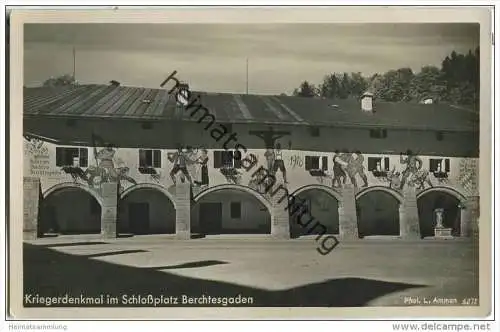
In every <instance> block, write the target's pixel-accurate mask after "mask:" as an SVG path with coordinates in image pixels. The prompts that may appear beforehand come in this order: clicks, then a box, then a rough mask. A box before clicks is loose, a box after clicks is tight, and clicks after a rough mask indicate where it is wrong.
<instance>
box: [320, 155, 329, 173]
mask: <svg viewBox="0 0 500 332" xmlns="http://www.w3.org/2000/svg"><path fill="white" fill-rule="evenodd" d="M321 169H322V170H324V171H327V170H328V157H322V158H321Z"/></svg>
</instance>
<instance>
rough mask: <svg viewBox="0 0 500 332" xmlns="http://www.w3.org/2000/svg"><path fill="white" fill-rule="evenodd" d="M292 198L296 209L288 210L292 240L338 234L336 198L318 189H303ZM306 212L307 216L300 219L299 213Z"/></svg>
mask: <svg viewBox="0 0 500 332" xmlns="http://www.w3.org/2000/svg"><path fill="white" fill-rule="evenodd" d="M293 196H294V198H295V200H294V203H295V205H296V207H294V208H290V235H291V237H292V238H297V237H300V236H303V235H313V234H322V233H323V234H339V202H338V200H337V198H335V197H334V196H333V195H331V194H329V193H327V192H326V191H325V190H322V189H318V188H311V189H305V190H303V191H300V192H298V193H297V194H294V195H293ZM299 209H300V210H299ZM300 211H302V212H300ZM306 211H307V214H304V216H303V217H302V218H301V213H305V212H306ZM311 218H312V219H311ZM310 220H311V221H310Z"/></svg>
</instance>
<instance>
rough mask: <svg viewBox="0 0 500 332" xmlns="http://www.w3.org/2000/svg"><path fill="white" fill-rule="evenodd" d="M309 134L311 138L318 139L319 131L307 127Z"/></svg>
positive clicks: (317, 128) (316, 128)
mask: <svg viewBox="0 0 500 332" xmlns="http://www.w3.org/2000/svg"><path fill="white" fill-rule="evenodd" d="M309 133H310V134H311V136H312V137H319V135H320V131H319V127H309Z"/></svg>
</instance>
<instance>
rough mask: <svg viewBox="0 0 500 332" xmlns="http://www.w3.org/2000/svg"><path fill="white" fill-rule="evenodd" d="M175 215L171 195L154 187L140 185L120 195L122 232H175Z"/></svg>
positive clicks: (119, 225) (120, 226)
mask: <svg viewBox="0 0 500 332" xmlns="http://www.w3.org/2000/svg"><path fill="white" fill-rule="evenodd" d="M175 215H176V212H175V206H174V203H173V202H172V200H171V199H170V197H169V196H167V195H166V194H165V193H163V192H162V191H160V190H159V189H157V188H154V187H138V188H136V189H131V190H130V191H128V192H125V193H124V194H123V195H122V196H121V197H120V201H119V202H118V225H117V229H118V232H119V233H122V234H123V233H129V234H134V235H145V234H173V233H175Z"/></svg>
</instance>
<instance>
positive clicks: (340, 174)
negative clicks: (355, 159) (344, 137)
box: [332, 150, 347, 188]
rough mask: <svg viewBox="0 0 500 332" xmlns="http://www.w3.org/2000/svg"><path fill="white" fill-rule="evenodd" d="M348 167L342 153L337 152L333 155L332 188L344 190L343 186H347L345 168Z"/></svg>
mask: <svg viewBox="0 0 500 332" xmlns="http://www.w3.org/2000/svg"><path fill="white" fill-rule="evenodd" d="M346 165H347V164H346V163H345V162H344V161H343V160H342V159H341V155H340V152H339V151H338V150H336V151H335V154H334V155H333V178H332V187H334V188H335V187H338V188H342V185H343V184H345V181H346V174H345V171H344V168H343V167H344V166H346Z"/></svg>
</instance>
